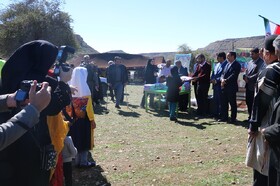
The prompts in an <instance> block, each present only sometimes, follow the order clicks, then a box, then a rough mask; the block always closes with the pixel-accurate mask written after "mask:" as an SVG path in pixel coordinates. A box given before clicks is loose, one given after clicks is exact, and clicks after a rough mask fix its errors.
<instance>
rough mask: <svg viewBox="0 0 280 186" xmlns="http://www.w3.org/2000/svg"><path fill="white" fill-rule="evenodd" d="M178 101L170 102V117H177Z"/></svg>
mask: <svg viewBox="0 0 280 186" xmlns="http://www.w3.org/2000/svg"><path fill="white" fill-rule="evenodd" d="M176 109H177V102H169V117H170V118H177V116H176Z"/></svg>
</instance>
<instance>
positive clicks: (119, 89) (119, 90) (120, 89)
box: [113, 82, 124, 106]
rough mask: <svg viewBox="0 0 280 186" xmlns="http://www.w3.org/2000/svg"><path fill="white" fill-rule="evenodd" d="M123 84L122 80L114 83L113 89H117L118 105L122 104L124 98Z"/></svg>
mask: <svg viewBox="0 0 280 186" xmlns="http://www.w3.org/2000/svg"><path fill="white" fill-rule="evenodd" d="M123 88H124V87H123V84H122V82H117V83H115V84H114V85H113V89H114V91H115V96H116V106H119V105H120V101H121V99H122V94H123Z"/></svg>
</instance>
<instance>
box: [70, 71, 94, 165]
mask: <svg viewBox="0 0 280 186" xmlns="http://www.w3.org/2000/svg"><path fill="white" fill-rule="evenodd" d="M87 75H88V72H87V69H86V68H85V67H76V68H74V70H73V73H72V77H71V80H70V81H69V85H70V86H73V87H75V88H76V89H77V91H76V92H74V93H73V94H72V97H73V99H72V105H73V107H71V108H70V109H69V108H68V111H69V110H72V114H71V116H73V117H74V118H75V123H74V124H73V125H72V126H71V128H70V135H71V137H72V139H73V142H74V145H75V147H76V148H77V150H78V154H77V157H76V165H77V166H79V167H92V166H95V162H89V161H88V151H89V150H92V148H93V146H94V135H93V134H94V128H95V127H96V124H95V121H94V112H93V106H92V99H91V92H90V89H89V87H88V84H87V82H86V80H87ZM73 112H74V113H73Z"/></svg>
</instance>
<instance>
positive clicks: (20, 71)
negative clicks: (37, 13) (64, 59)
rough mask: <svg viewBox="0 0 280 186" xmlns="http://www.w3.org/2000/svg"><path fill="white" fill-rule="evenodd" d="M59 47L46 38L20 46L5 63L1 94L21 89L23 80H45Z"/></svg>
mask: <svg viewBox="0 0 280 186" xmlns="http://www.w3.org/2000/svg"><path fill="white" fill-rule="evenodd" d="M57 53H58V48H57V47H56V46H55V45H53V44H52V43H50V42H48V41H44V40H35V41H31V42H28V43H25V44H23V45H22V46H20V47H19V48H18V49H17V50H16V51H15V52H14V53H13V54H12V55H11V57H10V58H9V59H8V60H7V61H6V63H5V64H4V66H3V68H2V71H1V76H2V80H1V81H2V82H1V94H6V93H12V92H15V91H16V90H17V89H19V86H20V82H21V81H22V80H37V81H38V82H43V81H44V79H45V76H46V75H47V73H48V70H49V69H50V68H51V66H52V65H53V64H54V63H55V60H56V56H57Z"/></svg>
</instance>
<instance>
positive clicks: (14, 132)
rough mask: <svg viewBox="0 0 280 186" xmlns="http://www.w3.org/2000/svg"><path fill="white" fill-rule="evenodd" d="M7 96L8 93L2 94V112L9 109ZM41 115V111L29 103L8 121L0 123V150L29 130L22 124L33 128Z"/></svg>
mask: <svg viewBox="0 0 280 186" xmlns="http://www.w3.org/2000/svg"><path fill="white" fill-rule="evenodd" d="M6 98H7V95H0V112H4V111H7V110H8V107H7V104H6ZM39 116H40V113H39V111H38V110H37V109H36V108H35V107H34V106H33V105H27V106H26V107H24V108H23V109H22V110H21V111H20V112H19V113H17V114H16V115H15V116H13V117H12V118H11V119H9V120H8V121H7V122H5V123H2V124H0V151H1V150H3V149H4V148H6V147H7V146H9V145H10V144H12V143H13V142H15V141H16V140H17V139H18V138H20V137H21V136H22V135H23V134H24V133H25V132H27V130H26V129H24V128H23V127H21V126H20V125H22V124H24V125H25V126H26V128H32V127H33V126H34V125H35V124H36V123H38V122H39Z"/></svg>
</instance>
